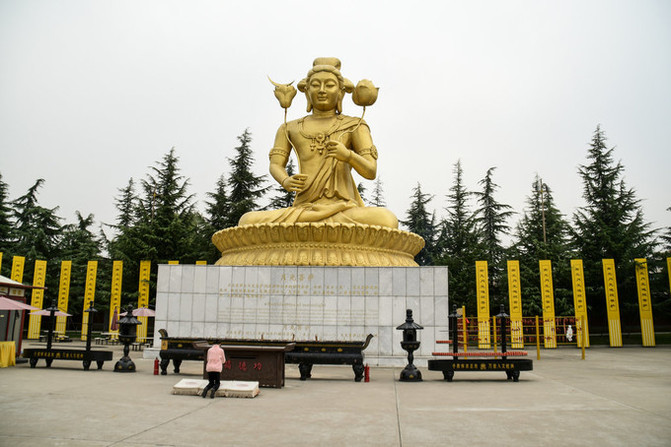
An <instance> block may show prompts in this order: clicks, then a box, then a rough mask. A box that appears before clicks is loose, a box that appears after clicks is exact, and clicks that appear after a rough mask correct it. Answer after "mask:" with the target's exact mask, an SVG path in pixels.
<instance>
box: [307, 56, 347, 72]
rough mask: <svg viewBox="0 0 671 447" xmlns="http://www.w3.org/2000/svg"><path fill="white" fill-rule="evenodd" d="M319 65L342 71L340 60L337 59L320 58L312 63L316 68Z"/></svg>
mask: <svg viewBox="0 0 671 447" xmlns="http://www.w3.org/2000/svg"><path fill="white" fill-rule="evenodd" d="M317 65H330V66H331V67H335V68H336V69H337V70H340V59H338V58H337V57H318V58H317V59H315V61H314V62H313V63H312V66H313V67H316V66H317Z"/></svg>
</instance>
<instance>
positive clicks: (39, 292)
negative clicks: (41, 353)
mask: <svg viewBox="0 0 671 447" xmlns="http://www.w3.org/2000/svg"><path fill="white" fill-rule="evenodd" d="M46 278H47V261H40V260H39V259H38V260H36V261H35V274H34V275H33V287H39V289H33V290H32V298H31V300H30V305H31V306H33V307H37V308H38V309H42V307H43V306H42V304H43V303H42V301H43V299H44V289H43V287H44V281H45V280H46ZM41 325H42V316H41V315H31V316H30V320H29V322H28V338H29V339H31V340H35V339H38V338H40V326H41Z"/></svg>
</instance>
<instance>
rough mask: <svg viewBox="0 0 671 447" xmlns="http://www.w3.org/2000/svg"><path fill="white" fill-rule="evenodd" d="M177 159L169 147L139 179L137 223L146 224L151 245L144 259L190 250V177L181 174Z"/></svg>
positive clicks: (179, 254) (175, 256) (162, 258)
mask: <svg viewBox="0 0 671 447" xmlns="http://www.w3.org/2000/svg"><path fill="white" fill-rule="evenodd" d="M178 162H179V159H178V158H177V157H176V156H175V148H172V149H170V152H168V154H166V155H165V156H164V157H163V160H162V161H161V162H160V163H159V164H158V166H152V167H151V168H150V169H151V171H152V172H153V174H149V175H148V176H147V179H146V180H143V181H142V189H143V191H144V196H143V198H142V199H141V200H140V209H141V217H140V224H141V226H146V229H147V233H146V235H145V237H146V238H147V241H148V243H149V245H150V249H149V250H148V252H147V253H146V255H145V257H143V259H151V260H153V261H154V262H159V261H162V262H164V261H168V260H170V259H180V258H181V257H182V256H183V255H184V254H186V253H188V252H189V251H191V248H190V247H189V246H188V244H186V242H187V241H188V240H189V238H190V232H191V230H193V229H194V226H193V220H192V217H193V212H194V210H193V204H192V201H193V194H188V193H187V189H188V186H189V180H188V179H186V178H185V177H184V176H182V175H181V174H180V172H179V167H178V165H177V164H178Z"/></svg>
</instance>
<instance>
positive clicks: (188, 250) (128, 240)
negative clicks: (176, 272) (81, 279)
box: [109, 148, 206, 303]
mask: <svg viewBox="0 0 671 447" xmlns="http://www.w3.org/2000/svg"><path fill="white" fill-rule="evenodd" d="M178 162H179V159H178V158H177V156H176V155H175V149H174V148H172V149H170V151H169V152H168V153H167V154H166V155H165V156H164V157H163V159H162V160H161V161H160V162H158V164H157V165H156V166H152V167H150V173H149V174H148V175H147V177H146V179H145V180H143V181H142V182H141V185H142V196H141V197H139V198H135V197H134V193H133V189H132V183H131V182H129V185H128V186H127V187H126V188H124V189H121V190H120V193H121V196H120V197H119V198H118V199H117V200H116V201H115V203H116V206H117V210H118V211H119V212H120V215H119V217H118V218H117V224H118V225H116V228H117V230H118V232H119V234H118V235H117V236H116V237H115V238H114V239H113V240H112V241H111V242H110V244H109V247H110V249H109V251H110V256H111V257H112V259H115V260H120V261H123V263H124V278H123V292H122V303H123V302H124V301H126V300H133V301H134V300H135V299H137V288H138V282H139V276H138V275H139V268H140V261H142V260H148V261H151V265H152V272H151V281H150V282H151V284H150V287H153V284H155V278H156V271H157V265H158V264H159V263H165V262H167V261H170V260H179V261H180V262H183V263H193V262H195V261H196V260H197V259H201V257H202V251H203V248H202V247H203V245H204V244H205V243H206V242H204V241H203V240H202V238H199V237H197V235H198V225H199V223H200V222H201V218H200V217H199V216H197V213H196V212H195V211H194V206H193V204H192V201H193V195H192V194H188V186H189V181H188V179H187V178H185V177H184V176H182V175H181V174H180V170H179V166H178ZM129 222H130V225H129Z"/></svg>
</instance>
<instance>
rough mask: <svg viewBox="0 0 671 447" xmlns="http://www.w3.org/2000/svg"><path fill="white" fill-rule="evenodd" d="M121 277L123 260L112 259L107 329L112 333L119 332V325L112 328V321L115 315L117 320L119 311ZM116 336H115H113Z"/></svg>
mask: <svg viewBox="0 0 671 447" xmlns="http://www.w3.org/2000/svg"><path fill="white" fill-rule="evenodd" d="M122 279H123V261H114V262H113V263H112V291H111V293H110V317H109V322H110V323H109V331H110V332H111V333H113V334H119V327H118V326H117V327H116V328H115V329H112V322H113V321H114V318H115V317H116V319H117V321H118V320H119V318H121V317H119V314H120V313H121V282H122ZM113 338H115V339H116V338H117V336H113Z"/></svg>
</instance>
